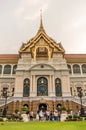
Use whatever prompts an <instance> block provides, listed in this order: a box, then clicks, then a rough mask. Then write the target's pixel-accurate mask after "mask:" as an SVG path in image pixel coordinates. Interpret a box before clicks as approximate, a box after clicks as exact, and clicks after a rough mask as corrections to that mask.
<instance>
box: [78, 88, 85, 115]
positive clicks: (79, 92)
mask: <svg viewBox="0 0 86 130" xmlns="http://www.w3.org/2000/svg"><path fill="white" fill-rule="evenodd" d="M82 96H83V93H82V89H79V91H78V97H79V98H80V103H81V107H80V116H82V115H84V109H83V107H82Z"/></svg>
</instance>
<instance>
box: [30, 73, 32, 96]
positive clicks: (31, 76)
mask: <svg viewBox="0 0 86 130" xmlns="http://www.w3.org/2000/svg"><path fill="white" fill-rule="evenodd" d="M32 92H33V80H32V75H31V78H30V96H32Z"/></svg>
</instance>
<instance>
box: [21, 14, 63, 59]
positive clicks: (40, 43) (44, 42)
mask: <svg viewBox="0 0 86 130" xmlns="http://www.w3.org/2000/svg"><path fill="white" fill-rule="evenodd" d="M54 52H55V53H64V52H65V51H64V49H63V47H62V45H61V43H56V42H55V41H54V40H53V39H52V38H50V37H49V36H48V35H47V34H46V32H45V30H44V28H43V24H42V16H41V19H40V28H39V30H38V32H37V34H36V36H35V37H33V38H32V39H30V40H29V42H27V43H26V44H23V45H22V47H21V48H20V50H19V53H20V54H21V53H31V55H32V57H33V58H34V59H36V57H39V56H40V57H43V56H44V57H45V56H46V57H48V59H50V58H51V57H52V55H53V53H54Z"/></svg>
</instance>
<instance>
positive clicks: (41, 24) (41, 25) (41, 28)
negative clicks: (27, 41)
mask: <svg viewBox="0 0 86 130" xmlns="http://www.w3.org/2000/svg"><path fill="white" fill-rule="evenodd" d="M39 30H44V28H43V23H42V9H41V10H40V29H39Z"/></svg>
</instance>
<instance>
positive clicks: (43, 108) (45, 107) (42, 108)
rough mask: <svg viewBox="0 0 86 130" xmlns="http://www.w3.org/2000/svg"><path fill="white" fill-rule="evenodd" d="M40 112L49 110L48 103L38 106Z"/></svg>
mask: <svg viewBox="0 0 86 130" xmlns="http://www.w3.org/2000/svg"><path fill="white" fill-rule="evenodd" d="M38 110H39V111H40V110H42V111H43V112H45V111H46V110H47V104H46V103H40V104H39V106H38Z"/></svg>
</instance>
